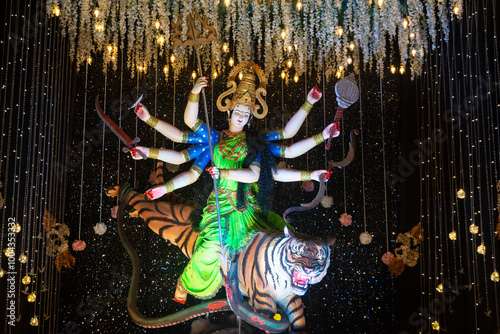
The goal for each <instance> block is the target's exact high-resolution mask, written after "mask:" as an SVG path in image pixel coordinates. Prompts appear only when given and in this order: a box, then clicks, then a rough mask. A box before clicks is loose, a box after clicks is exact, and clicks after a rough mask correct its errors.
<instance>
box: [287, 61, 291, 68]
mask: <svg viewBox="0 0 500 334" xmlns="http://www.w3.org/2000/svg"><path fill="white" fill-rule="evenodd" d="M286 66H287V67H288V68H290V67H292V60H291V59H288V61H287V62H286Z"/></svg>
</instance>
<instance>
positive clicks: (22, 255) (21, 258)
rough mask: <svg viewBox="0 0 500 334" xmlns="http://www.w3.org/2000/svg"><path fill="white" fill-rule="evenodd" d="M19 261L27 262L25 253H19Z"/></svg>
mask: <svg viewBox="0 0 500 334" xmlns="http://www.w3.org/2000/svg"><path fill="white" fill-rule="evenodd" d="M19 262H21V263H26V262H28V257H27V256H26V254H21V255H19Z"/></svg>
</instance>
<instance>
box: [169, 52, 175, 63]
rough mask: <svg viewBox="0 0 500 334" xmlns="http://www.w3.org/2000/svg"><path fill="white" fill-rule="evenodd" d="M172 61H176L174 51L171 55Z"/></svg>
mask: <svg viewBox="0 0 500 334" xmlns="http://www.w3.org/2000/svg"><path fill="white" fill-rule="evenodd" d="M170 62H171V63H173V62H175V55H174V54H173V53H172V55H170Z"/></svg>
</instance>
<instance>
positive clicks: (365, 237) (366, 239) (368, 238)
mask: <svg viewBox="0 0 500 334" xmlns="http://www.w3.org/2000/svg"><path fill="white" fill-rule="evenodd" d="M359 241H360V242H361V243H362V244H363V245H368V244H369V243H370V242H372V235H371V233H370V232H363V233H361V234H360V235H359Z"/></svg>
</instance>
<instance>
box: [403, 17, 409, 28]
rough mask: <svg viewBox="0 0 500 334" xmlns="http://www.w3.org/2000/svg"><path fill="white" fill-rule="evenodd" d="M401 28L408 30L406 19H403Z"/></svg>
mask: <svg viewBox="0 0 500 334" xmlns="http://www.w3.org/2000/svg"><path fill="white" fill-rule="evenodd" d="M403 28H405V29H406V28H408V20H407V19H406V18H404V19H403Z"/></svg>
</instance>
